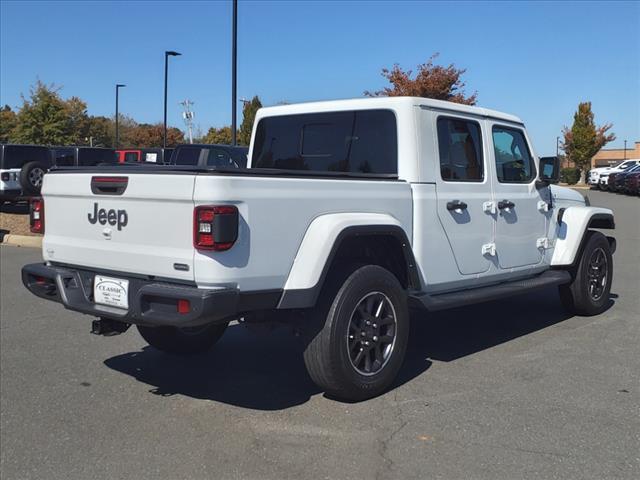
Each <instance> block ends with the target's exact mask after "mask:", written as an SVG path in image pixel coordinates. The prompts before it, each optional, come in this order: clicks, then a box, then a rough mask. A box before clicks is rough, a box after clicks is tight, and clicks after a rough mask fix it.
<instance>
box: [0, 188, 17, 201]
mask: <svg viewBox="0 0 640 480" xmlns="http://www.w3.org/2000/svg"><path fill="white" fill-rule="evenodd" d="M20 199H22V190H20V189H17V190H13V189H11V190H0V200H2V201H3V202H9V201H15V200H20Z"/></svg>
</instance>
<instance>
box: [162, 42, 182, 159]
mask: <svg viewBox="0 0 640 480" xmlns="http://www.w3.org/2000/svg"><path fill="white" fill-rule="evenodd" d="M178 55H182V54H181V53H178V52H174V51H172V50H168V51H166V52H164V129H163V132H164V133H163V135H162V146H163V147H165V148H166V146H167V81H168V80H169V57H177V56H178Z"/></svg>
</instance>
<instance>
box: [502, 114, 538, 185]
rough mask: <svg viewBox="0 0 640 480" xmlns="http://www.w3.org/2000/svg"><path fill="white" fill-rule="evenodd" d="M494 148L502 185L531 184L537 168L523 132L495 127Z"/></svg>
mask: <svg viewBox="0 0 640 480" xmlns="http://www.w3.org/2000/svg"><path fill="white" fill-rule="evenodd" d="M492 132H493V148H494V152H495V157H496V174H497V176H498V181H499V182H500V183H529V182H530V181H531V180H533V178H534V177H535V176H536V167H535V165H534V163H533V158H532V156H531V152H529V147H528V145H527V141H526V139H525V138H524V134H523V133H522V131H521V130H518V129H515V128H509V127H502V126H499V125H494V127H493V130H492Z"/></svg>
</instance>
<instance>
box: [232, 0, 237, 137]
mask: <svg viewBox="0 0 640 480" xmlns="http://www.w3.org/2000/svg"><path fill="white" fill-rule="evenodd" d="M231 31H232V33H231V35H232V40H231V145H236V144H237V139H236V111H237V107H236V104H237V100H236V64H237V61H238V49H237V39H238V0H233V24H232V29H231Z"/></svg>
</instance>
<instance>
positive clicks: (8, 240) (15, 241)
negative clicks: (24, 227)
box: [2, 233, 42, 248]
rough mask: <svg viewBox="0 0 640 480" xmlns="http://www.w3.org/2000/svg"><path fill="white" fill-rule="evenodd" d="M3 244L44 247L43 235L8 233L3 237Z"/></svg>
mask: <svg viewBox="0 0 640 480" xmlns="http://www.w3.org/2000/svg"><path fill="white" fill-rule="evenodd" d="M2 245H14V246H16V247H32V248H42V237H30V236H27V235H12V234H10V233H7V234H6V235H5V236H4V237H2Z"/></svg>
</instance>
